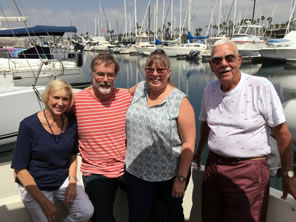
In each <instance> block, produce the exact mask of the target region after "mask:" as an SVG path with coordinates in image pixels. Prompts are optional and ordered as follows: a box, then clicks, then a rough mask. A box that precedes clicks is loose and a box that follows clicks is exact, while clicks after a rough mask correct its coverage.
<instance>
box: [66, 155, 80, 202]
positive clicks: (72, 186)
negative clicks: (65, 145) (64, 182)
mask: <svg viewBox="0 0 296 222" xmlns="http://www.w3.org/2000/svg"><path fill="white" fill-rule="evenodd" d="M76 183H77V155H72V156H71V160H70V167H69V185H68V187H67V189H66V192H65V205H66V206H69V205H70V204H71V203H72V201H73V200H74V199H75V197H76V195H77V190H76Z"/></svg>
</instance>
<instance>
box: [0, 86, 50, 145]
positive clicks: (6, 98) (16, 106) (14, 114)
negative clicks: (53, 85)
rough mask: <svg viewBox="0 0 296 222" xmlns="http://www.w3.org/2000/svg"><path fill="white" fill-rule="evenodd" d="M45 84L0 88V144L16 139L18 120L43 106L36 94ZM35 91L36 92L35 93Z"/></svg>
mask: <svg viewBox="0 0 296 222" xmlns="http://www.w3.org/2000/svg"><path fill="white" fill-rule="evenodd" d="M44 89H45V86H38V87H36V90H35V91H34V89H33V87H7V88H0V107H1V115H0V122H1V125H0V145H3V144H7V143H11V142H14V141H15V140H16V136H17V132H18V128H19V124H20V121H22V120H23V119H24V118H25V117H26V116H29V115H31V114H33V113H35V112H38V111H40V110H42V109H43V108H44V105H43V103H42V101H40V99H39V97H38V94H37V93H39V94H42V92H43V91H44ZM36 92H37V93H36Z"/></svg>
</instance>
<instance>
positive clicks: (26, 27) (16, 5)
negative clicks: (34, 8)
mask: <svg viewBox="0 0 296 222" xmlns="http://www.w3.org/2000/svg"><path fill="white" fill-rule="evenodd" d="M13 1H14V4H15V7H16V8H17V10H18V12H19V14H20V15H21V16H23V15H22V12H21V10H20V8H19V6H18V4H17V3H16V0H13ZM24 24H25V29H26V32H27V34H28V36H30V37H32V36H31V35H30V33H29V31H28V26H27V23H26V21H24ZM47 34H48V33H47ZM48 35H49V34H48ZM35 38H39V39H40V40H41V38H40V37H38V36H37V37H36V36H35ZM34 48H35V50H36V52H37V55H38V57H39V59H40V60H41V59H42V57H41V55H40V54H39V51H38V50H37V48H36V45H35V44H34ZM41 50H42V52H43V54H45V52H44V51H43V48H42V47H41ZM24 56H25V54H24Z"/></svg>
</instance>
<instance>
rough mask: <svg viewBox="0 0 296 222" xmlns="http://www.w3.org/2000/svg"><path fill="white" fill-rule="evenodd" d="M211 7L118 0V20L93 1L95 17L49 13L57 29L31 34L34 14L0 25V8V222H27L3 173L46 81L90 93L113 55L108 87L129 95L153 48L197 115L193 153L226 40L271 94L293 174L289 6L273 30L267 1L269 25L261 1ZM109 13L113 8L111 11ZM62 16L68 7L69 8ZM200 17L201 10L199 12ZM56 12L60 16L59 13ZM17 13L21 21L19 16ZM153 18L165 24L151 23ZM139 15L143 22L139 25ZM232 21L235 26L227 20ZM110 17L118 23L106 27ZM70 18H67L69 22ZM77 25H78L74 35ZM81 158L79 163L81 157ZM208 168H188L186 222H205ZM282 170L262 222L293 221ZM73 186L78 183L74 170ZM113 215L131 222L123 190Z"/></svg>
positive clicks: (293, 61) (292, 23)
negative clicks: (217, 54)
mask: <svg viewBox="0 0 296 222" xmlns="http://www.w3.org/2000/svg"><path fill="white" fill-rule="evenodd" d="M289 1H290V0H289ZM12 2H14V5H15V6H16V8H18V7H19V6H21V7H23V8H26V6H25V5H24V4H19V2H21V3H23V2H22V1H21V0H19V2H18V1H12ZM74 2H75V3H73V5H74V4H76V2H77V1H75V0H74ZM110 2H111V1H110ZM116 2H117V1H116ZM132 2H133V3H132ZM213 2H215V5H214V6H211V7H213V8H212V9H211V10H212V16H211V18H210V14H211V13H210V12H209V11H210V10H209V11H206V10H204V8H206V7H209V5H210V4H212V3H213ZM213 2H212V1H208V2H207V5H206V7H205V5H204V3H200V5H198V7H197V5H196V3H195V1H192V0H180V1H178V2H177V1H175V0H170V1H165V0H162V1H158V0H155V1H152V0H149V1H143V2H139V1H138V2H137V1H136V0H130V1H128V0H123V1H122V2H120V6H119V8H120V9H119V10H120V11H118V9H117V10H115V9H114V5H115V4H114V3H113V2H112V3H108V2H107V3H106V1H102V0H99V1H97V2H96V5H95V6H96V7H95V8H96V9H95V10H96V11H95V12H90V13H89V11H91V10H92V8H94V7H93V5H92V6H91V7H92V8H91V9H90V8H89V9H88V11H87V12H86V14H87V15H88V16H85V15H82V14H80V11H79V13H78V12H76V13H73V12H71V13H70V14H68V13H67V12H66V13H65V11H63V17H60V15H59V14H58V13H53V14H52V15H51V17H50V19H53V20H54V19H55V17H56V20H55V22H54V24H58V25H61V26H56V25H53V26H51V25H48V24H47V22H45V23H46V25H41V24H39V23H38V24H35V25H33V24H32V23H31V24H32V26H31V24H30V26H28V24H27V23H26V21H27V20H28V21H30V16H32V17H33V16H35V14H38V13H36V11H35V13H32V11H30V13H31V14H32V15H30V16H28V17H27V16H19V17H6V16H7V14H10V13H11V11H12V10H10V11H9V10H7V11H5V10H6V8H5V9H4V10H3V9H2V7H3V5H2V4H1V3H0V7H1V8H0V9H1V13H0V107H1V109H2V111H1V116H0V124H1V126H0V174H1V175H2V176H3V177H2V183H0V216H1V221H2V220H3V221H20V218H21V221H24V222H27V221H31V219H30V217H29V214H28V213H27V211H26V209H25V208H24V205H23V203H22V202H21V199H20V195H19V191H18V187H17V184H16V183H15V182H14V177H13V171H12V169H11V168H10V164H11V158H12V153H13V150H14V146H15V140H16V136H17V132H18V126H19V122H20V121H21V120H22V119H23V118H24V117H26V116H29V115H30V114H32V113H35V112H38V111H39V110H42V109H43V108H44V105H43V104H42V102H41V100H40V95H41V94H42V92H43V90H44V88H45V85H46V84H47V83H48V82H49V81H51V80H53V79H64V80H66V81H68V82H69V83H70V84H71V85H72V87H73V88H74V89H75V91H79V90H81V89H83V88H85V87H88V86H90V85H91V82H92V77H91V73H90V64H91V61H92V59H93V58H94V57H95V56H96V55H97V54H98V53H111V54H113V55H114V57H115V59H116V60H117V61H118V62H119V64H120V71H119V73H118V75H117V77H116V81H115V87H117V88H130V87H132V86H134V85H135V84H137V83H138V82H140V81H142V80H145V72H144V69H145V62H146V59H147V55H149V54H150V53H151V52H153V51H155V50H156V49H162V50H163V51H164V52H166V53H167V54H168V56H169V58H170V64H171V67H170V68H171V69H172V73H171V80H172V82H173V84H174V85H175V86H176V87H177V88H178V89H180V90H181V91H183V92H184V93H185V94H186V95H187V96H188V98H189V101H190V103H191V104H192V106H193V108H194V112H195V120H196V126H197V132H196V139H197V140H196V146H195V147H197V142H198V138H199V125H200V121H199V120H198V119H199V113H200V108H201V100H202V95H203V90H204V87H205V86H206V85H207V84H208V83H209V82H210V81H212V80H215V79H216V76H215V74H214V73H213V72H212V71H211V68H210V65H209V63H208V61H209V60H210V52H211V47H212V45H213V44H214V42H215V41H217V40H219V39H221V38H228V39H232V40H233V41H234V42H236V44H237V45H238V50H239V53H240V54H241V55H242V56H243V61H242V65H241V68H240V70H241V72H243V73H246V74H251V75H256V76H262V77H265V78H267V79H269V80H270V81H271V82H272V83H273V85H274V86H275V89H276V91H277V93H278V95H279V97H280V99H281V102H282V104H283V106H284V109H285V114H286V119H287V123H288V127H289V130H290V132H291V134H292V137H293V146H294V170H295V169H296V119H295V114H294V113H295V110H296V53H295V52H296V20H295V19H294V14H295V13H294V11H295V8H296V1H295V0H291V3H290V4H289V6H290V8H289V7H286V6H285V7H286V10H285V12H284V14H287V18H285V21H284V22H285V23H284V22H283V23H282V24H279V23H276V22H275V24H272V21H275V19H274V20H273V18H275V17H276V16H274V12H275V11H276V6H277V5H278V3H279V0H274V1H273V3H275V2H277V3H276V4H271V5H274V6H273V7H274V10H273V12H272V15H270V17H267V16H269V15H267V13H266V12H265V13H266V14H265V15H266V17H265V16H263V15H262V10H263V9H262V8H264V5H263V3H262V1H260V0H257V6H256V0H252V2H251V3H242V2H240V1H237V0H231V1H229V2H227V3H225V2H226V1H223V2H222V0H215V1H213ZM230 2H232V3H231V7H229V8H230V9H228V8H227V10H229V12H227V13H228V17H227V19H226V18H225V17H226V16H225V15H224V14H225V8H226V7H225V5H227V7H228V6H229V5H230ZM258 2H259V4H260V5H262V6H263V7H262V6H260V5H259V7H258ZM79 3H80V2H79ZM98 3H99V4H98ZM52 4H54V3H52ZM60 4H61V7H62V6H65V5H62V4H65V3H64V2H59V10H60ZM109 4H111V5H112V4H113V5H112V6H111V8H112V9H111V8H110V5H109ZM240 4H241V5H240ZM77 5H80V6H79V7H80V8H81V11H83V9H82V7H81V3H80V4H77ZM85 5H87V4H85ZM106 5H107V9H106V8H105V7H106ZM237 5H240V12H238V11H237ZM283 5H284V4H283ZM4 6H5V4H4ZM255 6H256V7H257V11H256V10H255ZM47 7H49V6H47ZM108 7H109V8H108ZM65 8H68V5H66V6H65ZM200 8H202V11H200V10H199V9H200ZM223 8H224V12H223ZM279 8H281V7H279ZM43 9H46V8H42V10H40V8H39V11H40V12H41V11H43ZM140 9H141V10H140ZM161 9H162V12H161ZM193 9H195V10H196V11H194V10H193ZM269 9H270V8H269ZM59 10H58V9H57V12H58V11H59ZM207 10H208V9H207ZM4 11H5V13H4ZM28 11H29V10H28ZM131 11H132V12H131ZM139 11H140V14H139ZM197 11H198V13H197ZM269 11H271V10H269ZM6 12H7V14H6ZM17 12H18V14H20V15H22V13H21V11H20V10H19V8H18V10H17ZM160 12H161V13H160ZM246 12H252V13H253V15H252V19H250V18H249V19H247V17H248V15H245V13H246ZM109 13H110V15H109ZM111 13H113V14H111ZM1 14H2V15H3V17H2V16H1ZM74 14H75V16H74ZM160 14H161V15H162V22H160V20H161V19H160V17H158V16H159V15H160ZM205 14H207V18H206V20H207V21H206V24H207V25H204V26H202V27H203V28H204V29H202V28H199V27H198V25H197V20H198V19H201V20H202V19H204V18H205V17H204V16H203V15H205ZM215 14H216V15H215ZM284 14H282V17H283V15H284ZM139 15H140V16H141V20H138V19H139V17H140V16H139ZM13 16H15V15H13ZM42 16H44V15H42ZM120 16H121V17H120ZM215 16H217V18H218V19H217V18H215ZM232 16H233V18H231V19H230V17H232ZM238 16H239V17H240V18H238ZM115 17H116V22H115V21H111V22H110V20H111V19H113V18H115ZM194 17H195V18H194ZM244 17H245V18H244ZM117 18H119V20H122V21H120V22H121V23H122V24H119V22H118V21H117ZM193 18H194V19H195V20H194V19H193ZM43 19H44V17H43ZM47 19H49V18H47ZM68 19H71V22H69V21H68ZM72 19H73V22H72ZM108 19H109V21H108ZM220 19H221V20H220ZM223 19H224V21H222V20H223ZM44 20H45V19H44ZM64 20H65V21H66V20H67V24H65V23H63V21H64ZM80 20H81V21H80ZM178 20H179V21H178ZM214 20H218V21H214ZM31 21H33V19H32V20H31ZM37 21H38V22H39V21H41V19H37ZM90 21H94V23H95V24H94V27H93V24H92V23H93V22H90ZM194 21H195V23H194ZM1 22H2V23H6V22H7V23H8V28H2V24H1ZM13 22H16V23H17V24H20V25H18V27H20V28H17V29H14V28H12V27H13V26H11V23H13ZM80 22H81V23H82V24H80ZM111 23H112V25H111ZM115 24H116V25H115ZM76 25H78V26H80V28H79V31H78V29H77V28H76ZM90 26H92V27H90ZM115 26H116V28H115ZM121 26H122V27H121ZM86 27H87V28H86ZM82 29H84V30H83V31H82ZM93 29H94V32H93ZM284 29H285V31H284V32H283V30H284ZM194 31H195V32H194ZM267 34H268V35H267ZM23 37H25V38H23ZM27 37H29V38H27ZM274 37H275V38H274ZM271 143H272V148H273V149H275V150H276V149H277V148H276V145H275V144H276V141H275V140H273V139H271ZM206 152H208V150H207V151H206ZM274 153H275V152H273V154H272V155H271V156H270V159H271V160H275V161H276V159H272V158H274ZM78 159H79V164H80V163H81V158H80V157H79V158H78ZM205 162H206V155H204V157H203V160H202V164H203V166H202V167H201V169H198V168H197V166H196V165H195V163H192V170H191V178H190V182H189V185H188V188H187V190H186V192H185V196H184V202H183V208H184V215H185V221H187V222H202V220H201V181H202V176H203V170H204V165H205ZM279 168H280V166H279V164H277V163H276V164H275V165H273V166H272V167H270V170H271V175H272V176H271V181H270V187H271V189H270V196H269V208H268V218H267V222H279V221H283V222H292V221H293V222H294V221H295V218H296V200H294V199H293V198H292V196H288V198H287V199H286V200H283V199H281V195H282V191H281V187H282V184H281V176H280V172H279ZM78 178H79V180H80V182H81V183H82V179H81V173H80V171H79V170H78ZM56 204H57V206H58V209H59V218H58V221H62V219H63V217H64V216H65V214H66V212H67V210H66V208H64V207H63V206H62V205H61V204H60V203H56ZM114 211H115V218H116V221H118V222H127V221H128V209H127V196H126V192H125V191H123V190H120V191H119V192H118V194H117V196H116V202H115V205H114Z"/></svg>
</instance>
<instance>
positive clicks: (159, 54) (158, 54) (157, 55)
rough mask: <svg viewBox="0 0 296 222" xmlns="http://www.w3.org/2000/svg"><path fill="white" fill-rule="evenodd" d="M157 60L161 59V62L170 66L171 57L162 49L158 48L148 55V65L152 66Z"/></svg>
mask: <svg viewBox="0 0 296 222" xmlns="http://www.w3.org/2000/svg"><path fill="white" fill-rule="evenodd" d="M156 61H159V62H160V64H162V65H164V66H165V67H167V68H170V60H169V57H168V56H167V54H166V53H165V52H164V51H163V50H162V49H156V50H155V51H154V52H152V53H151V54H150V55H149V56H148V57H147V60H146V67H150V66H152V65H153V64H154V63H155V62H156Z"/></svg>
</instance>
